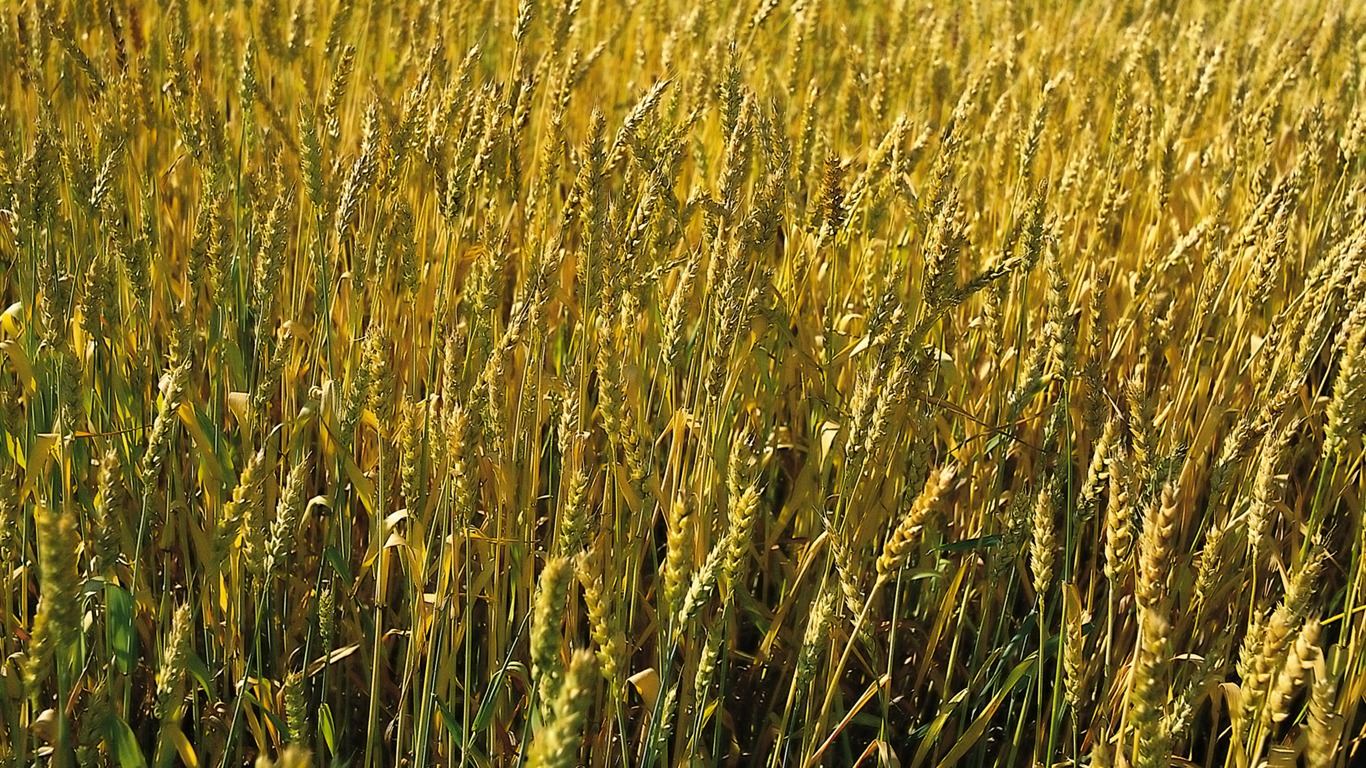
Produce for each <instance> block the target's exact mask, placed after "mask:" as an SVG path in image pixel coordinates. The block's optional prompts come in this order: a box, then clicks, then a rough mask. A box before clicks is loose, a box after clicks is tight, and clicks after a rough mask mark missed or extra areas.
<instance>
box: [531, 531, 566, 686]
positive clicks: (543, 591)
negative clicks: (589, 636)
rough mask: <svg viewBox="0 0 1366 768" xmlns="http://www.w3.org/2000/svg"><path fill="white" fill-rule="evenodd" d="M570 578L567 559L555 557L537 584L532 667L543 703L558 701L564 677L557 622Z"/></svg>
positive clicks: (560, 619)
mask: <svg viewBox="0 0 1366 768" xmlns="http://www.w3.org/2000/svg"><path fill="white" fill-rule="evenodd" d="M573 577H574V571H573V568H572V566H571V565H570V562H569V559H568V558H564V557H558V558H554V559H552V560H551V561H550V562H548V563H546V565H545V568H544V569H543V570H542V571H541V577H540V580H539V581H538V582H537V586H536V599H535V602H534V603H533V604H532V614H531V670H532V674H533V677H534V678H535V680H536V682H537V685H538V686H539V687H540V696H541V701H542V702H547V703H551V702H555V701H557V700H558V695H559V689H560V682H561V680H562V679H563V677H564V659H563V657H562V656H561V646H562V645H563V644H564V637H563V634H562V633H561V632H560V625H561V624H562V623H563V622H564V614H565V610H566V609H567V608H568V606H569V586H570V580H571V579H572V578H573ZM551 706H553V704H551Z"/></svg>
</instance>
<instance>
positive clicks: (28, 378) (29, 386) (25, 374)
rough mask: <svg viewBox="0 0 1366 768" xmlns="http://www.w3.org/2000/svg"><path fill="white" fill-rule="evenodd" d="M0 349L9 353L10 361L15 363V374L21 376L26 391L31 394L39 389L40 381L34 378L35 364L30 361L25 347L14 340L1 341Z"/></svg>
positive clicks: (20, 380) (20, 379)
mask: <svg viewBox="0 0 1366 768" xmlns="http://www.w3.org/2000/svg"><path fill="white" fill-rule="evenodd" d="M0 349H3V350H4V351H5V354H7V355H9V359H10V362H11V363H13V365H14V374H15V375H16V376H18V377H19V382H20V383H21V384H23V386H24V391H25V392H28V393H29V394H30V395H31V394H33V393H34V392H37V391H38V382H37V380H36V379H34V378H33V366H32V365H30V364H29V362H28V355H26V354H24V348H23V347H21V346H19V345H18V344H17V343H16V342H13V341H0Z"/></svg>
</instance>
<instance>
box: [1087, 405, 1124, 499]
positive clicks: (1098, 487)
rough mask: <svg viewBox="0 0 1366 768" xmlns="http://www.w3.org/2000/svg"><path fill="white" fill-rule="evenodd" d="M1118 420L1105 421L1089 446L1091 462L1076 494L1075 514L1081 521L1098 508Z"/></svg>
mask: <svg viewBox="0 0 1366 768" xmlns="http://www.w3.org/2000/svg"><path fill="white" fill-rule="evenodd" d="M1119 429H1120V422H1119V419H1118V418H1116V417H1115V416H1113V415H1112V416H1111V417H1110V418H1109V419H1107V420H1106V422H1105V429H1104V431H1102V432H1101V434H1100V437H1099V438H1098V439H1097V440H1096V443H1095V445H1094V446H1092V448H1091V463H1090V465H1089V466H1088V467H1087V469H1086V481H1085V482H1084V483H1082V486H1081V492H1080V493H1079V494H1078V495H1077V516H1078V518H1080V519H1081V520H1082V521H1083V522H1085V521H1087V520H1090V519H1091V518H1092V517H1094V516H1095V514H1096V510H1097V509H1099V508H1100V496H1101V493H1102V492H1104V491H1105V488H1106V486H1107V484H1108V482H1109V479H1110V472H1111V468H1110V464H1111V453H1112V452H1113V451H1115V450H1116V443H1117V441H1118V440H1119Z"/></svg>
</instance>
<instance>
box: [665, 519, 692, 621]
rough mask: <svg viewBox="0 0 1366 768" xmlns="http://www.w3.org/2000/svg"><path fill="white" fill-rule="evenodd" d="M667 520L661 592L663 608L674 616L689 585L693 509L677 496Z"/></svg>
mask: <svg viewBox="0 0 1366 768" xmlns="http://www.w3.org/2000/svg"><path fill="white" fill-rule="evenodd" d="M665 522H666V524H667V525H668V531H667V533H666V539H665V552H664V568H663V574H662V575H661V581H662V583H663V590H662V591H661V595H662V597H663V598H664V604H663V607H662V610H663V611H664V612H665V613H666V614H667V615H670V616H672V615H674V614H676V613H677V612H678V609H679V607H680V605H681V604H682V600H683V592H684V590H685V589H686V587H687V573H686V570H687V563H688V559H689V558H690V557H691V556H692V536H691V535H690V534H691V527H692V510H691V509H690V508H689V506H688V505H687V504H685V503H684V502H683V500H682V499H674V500H673V502H672V503H671V504H669V508H668V509H667V510H666V515H665Z"/></svg>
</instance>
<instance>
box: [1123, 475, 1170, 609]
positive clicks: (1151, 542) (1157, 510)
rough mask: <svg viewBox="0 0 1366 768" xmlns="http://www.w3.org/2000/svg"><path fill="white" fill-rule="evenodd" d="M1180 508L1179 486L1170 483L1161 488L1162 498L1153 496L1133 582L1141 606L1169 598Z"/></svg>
mask: <svg viewBox="0 0 1366 768" xmlns="http://www.w3.org/2000/svg"><path fill="white" fill-rule="evenodd" d="M1179 511H1180V510H1179V507H1178V506H1177V490H1176V487H1175V486H1174V485H1172V484H1171V483H1167V484H1165V485H1164V486H1163V487H1162V495H1161V498H1160V499H1154V501H1153V503H1152V504H1150V505H1149V507H1148V513H1147V514H1146V515H1144V519H1143V534H1142V537H1141V538H1140V539H1139V543H1138V544H1139V546H1138V569H1137V579H1136V581H1135V584H1134V596H1135V597H1136V598H1137V599H1138V603H1139V605H1140V606H1143V607H1147V608H1154V607H1157V606H1159V605H1162V604H1163V603H1164V601H1165V600H1166V598H1167V592H1168V589H1169V588H1170V582H1169V578H1168V577H1169V574H1170V572H1171V567H1172V552H1173V548H1174V546H1175V543H1176V542H1175V536H1176V524H1177V513H1178V512H1179Z"/></svg>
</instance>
